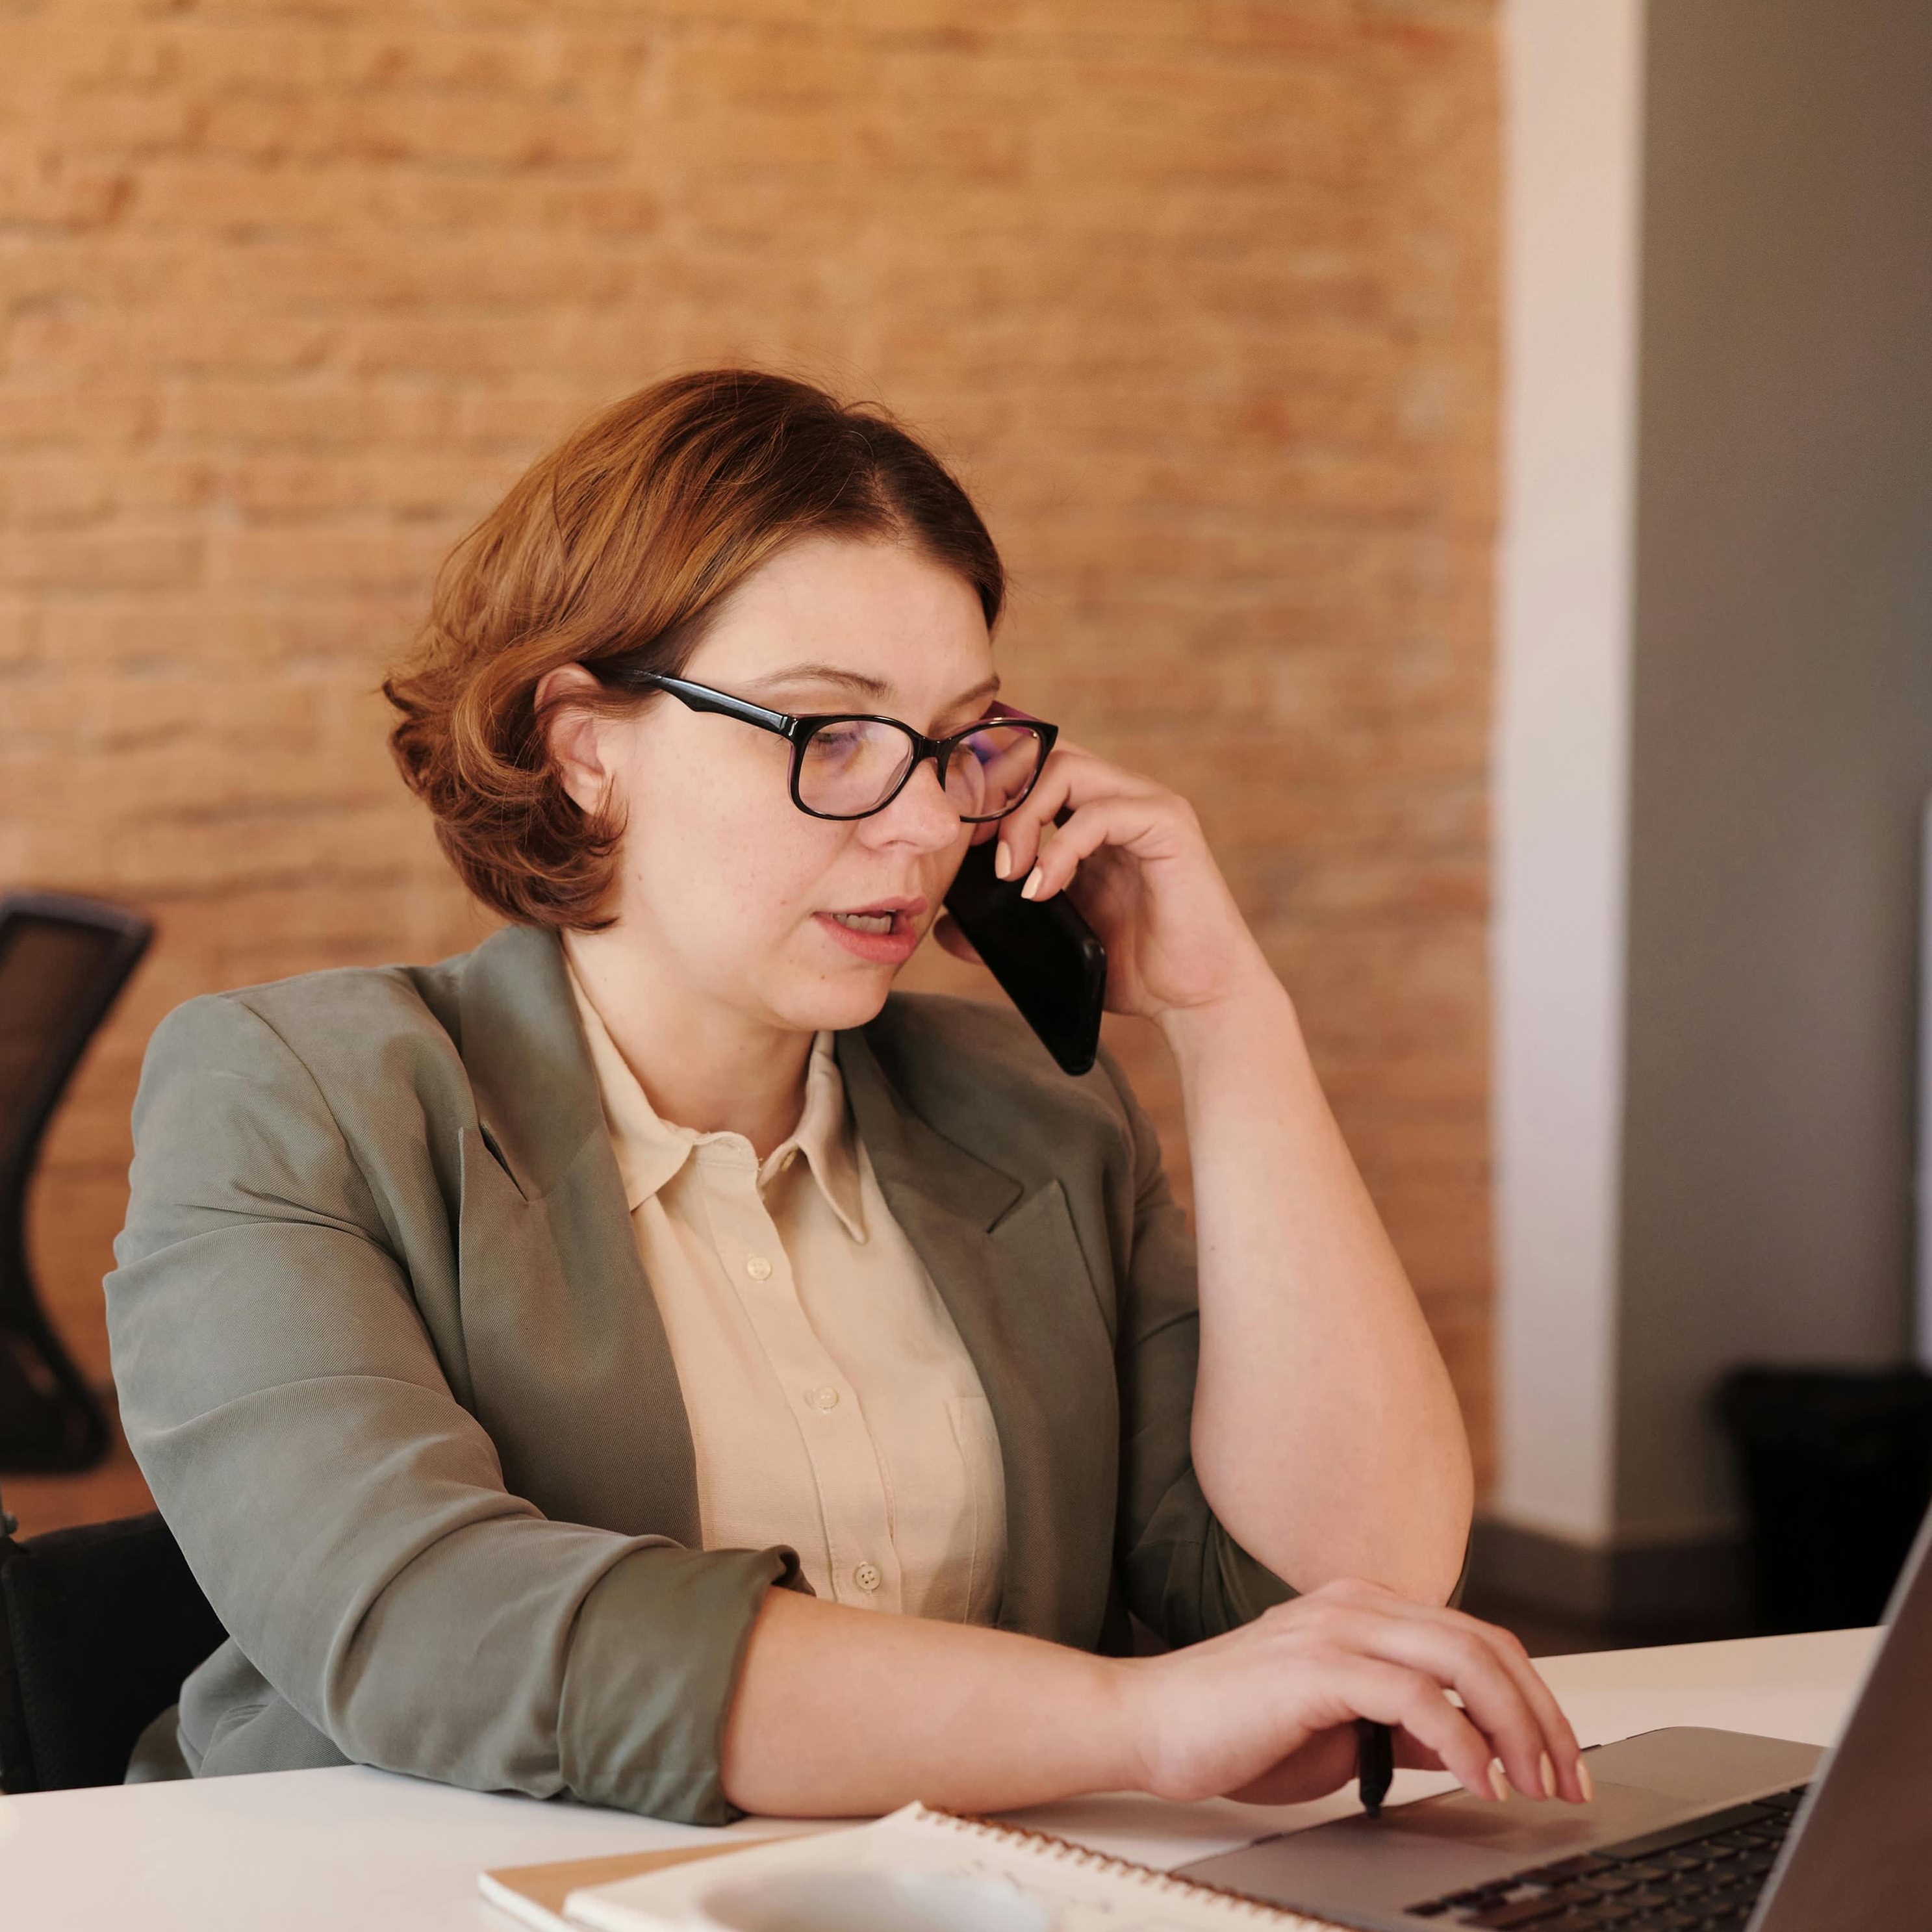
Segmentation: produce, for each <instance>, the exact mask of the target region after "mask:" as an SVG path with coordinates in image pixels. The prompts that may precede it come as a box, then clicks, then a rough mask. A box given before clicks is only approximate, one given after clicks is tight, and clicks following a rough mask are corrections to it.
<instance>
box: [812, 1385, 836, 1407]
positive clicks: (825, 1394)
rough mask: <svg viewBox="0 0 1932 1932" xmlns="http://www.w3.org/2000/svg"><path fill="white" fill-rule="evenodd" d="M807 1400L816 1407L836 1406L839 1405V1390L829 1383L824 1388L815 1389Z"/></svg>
mask: <svg viewBox="0 0 1932 1932" xmlns="http://www.w3.org/2000/svg"><path fill="white" fill-rule="evenodd" d="M805 1400H806V1401H807V1402H808V1403H811V1406H812V1407H813V1408H814V1409H836V1408H837V1407H838V1391H837V1390H836V1389H835V1388H832V1386H831V1385H830V1384H829V1383H828V1384H827V1385H826V1386H825V1387H824V1388H815V1389H814V1390H813V1391H812V1392H811V1394H809V1395H808V1396H807V1397H805Z"/></svg>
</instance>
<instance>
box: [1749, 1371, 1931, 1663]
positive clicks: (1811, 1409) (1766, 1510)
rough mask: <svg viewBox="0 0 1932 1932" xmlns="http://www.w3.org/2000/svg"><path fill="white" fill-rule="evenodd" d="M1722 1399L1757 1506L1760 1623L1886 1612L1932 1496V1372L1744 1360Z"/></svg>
mask: <svg viewBox="0 0 1932 1932" xmlns="http://www.w3.org/2000/svg"><path fill="white" fill-rule="evenodd" d="M1718 1414H1719V1415H1720V1416H1721V1418H1722V1420H1723V1422H1724V1427H1725V1430H1726V1431H1727V1433H1728V1434H1729V1435H1730V1439H1731V1441H1732V1443H1733V1446H1734V1447H1735V1448H1736V1451H1737V1455H1738V1462H1739V1470H1740V1472H1741V1474H1742V1477H1743V1481H1744V1491H1745V1499H1746V1502H1747V1505H1748V1508H1749V1510H1750V1513H1751V1580H1752V1586H1753V1592H1754V1597H1755V1599H1756V1603H1755V1607H1756V1611H1757V1623H1758V1628H1760V1630H1762V1631H1766V1633H1771V1632H1778V1631H1806V1630H1843V1629H1846V1628H1849V1627H1851V1626H1852V1625H1864V1624H1875V1623H1876V1622H1878V1621H1879V1618H1880V1617H1881V1616H1882V1615H1883V1614H1884V1611H1885V1599H1886V1598H1887V1597H1888V1595H1890V1593H1891V1586H1892V1584H1893V1583H1894V1580H1896V1579H1897V1575H1898V1572H1899V1570H1900V1567H1901V1566H1902V1565H1903V1563H1904V1561H1905V1559H1906V1554H1907V1553H1908V1552H1909V1550H1910V1549H1911V1547H1912V1537H1913V1535H1914V1534H1915V1532H1917V1530H1918V1525H1919V1522H1920V1520H1921V1518H1922V1517H1924V1514H1925V1511H1926V1508H1927V1505H1928V1503H1932V1376H1927V1375H1925V1374H1924V1373H1922V1372H1921V1371H1920V1370H1917V1369H1892V1370H1869V1371H1860V1370H1843V1369H1762V1368H1745V1369H1739V1370H1733V1373H1731V1374H1730V1375H1729V1376H1727V1377H1726V1378H1725V1379H1724V1382H1723V1383H1722V1384H1721V1386H1720V1388H1719V1389H1718Z"/></svg>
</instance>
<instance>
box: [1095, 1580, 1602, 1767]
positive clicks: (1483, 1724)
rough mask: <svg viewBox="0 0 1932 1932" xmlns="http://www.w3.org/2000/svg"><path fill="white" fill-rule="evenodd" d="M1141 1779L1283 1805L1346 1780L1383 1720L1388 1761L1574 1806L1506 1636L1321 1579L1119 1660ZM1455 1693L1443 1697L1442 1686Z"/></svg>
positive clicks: (1559, 1717)
mask: <svg viewBox="0 0 1932 1932" xmlns="http://www.w3.org/2000/svg"><path fill="white" fill-rule="evenodd" d="M1122 1668H1123V1670H1124V1673H1125V1676H1124V1682H1125V1684H1126V1686H1127V1691H1126V1705H1125V1709H1126V1714H1127V1722H1128V1724H1129V1727H1130V1735H1131V1736H1132V1738H1133V1740H1134V1745H1133V1748H1134V1749H1135V1750H1136V1752H1137V1754H1138V1757H1139V1763H1140V1766H1141V1768H1142V1778H1141V1781H1140V1782H1141V1787H1142V1789H1143V1790H1147V1791H1150V1792H1152V1793H1154V1794H1155V1795H1156V1796H1159V1797H1162V1798H1170V1799H1183V1800H1187V1799H1201V1798H1223V1797H1225V1798H1236V1799H1242V1800H1244V1801H1245V1802H1248V1803H1251V1804H1262V1805H1292V1804H1298V1803H1300V1802H1303V1801H1304V1800H1306V1799H1311V1798H1317V1797H1319V1796H1322V1794H1323V1793H1326V1792H1329V1791H1333V1790H1335V1789H1336V1788H1337V1787H1338V1786H1340V1785H1341V1784H1345V1783H1346V1782H1347V1781H1348V1780H1349V1778H1352V1777H1353V1776H1354V1775H1355V1769H1356V1749H1357V1747H1356V1733H1355V1720H1356V1719H1358V1718H1373V1719H1374V1720H1375V1721H1376V1722H1378V1723H1380V1724H1388V1725H1390V1726H1392V1727H1394V1730H1395V1746H1396V1751H1395V1757H1396V1762H1397V1764H1399V1765H1406V1766H1409V1767H1411V1768H1413V1769H1428V1770H1435V1769H1445V1770H1448V1771H1450V1772H1453V1773H1454V1775H1456V1777H1457V1778H1459V1779H1460V1781H1462V1783H1463V1785H1464V1786H1465V1787H1466V1788H1467V1789H1468V1790H1470V1791H1472V1792H1473V1793H1475V1794H1476V1795H1477V1796H1478V1797H1482V1798H1501V1797H1502V1796H1505V1792H1504V1790H1503V1789H1502V1787H1501V1786H1500V1784H1499V1782H1498V1781H1497V1779H1496V1775H1495V1774H1493V1772H1492V1769H1491V1767H1492V1766H1493V1764H1494V1763H1496V1760H1501V1761H1502V1766H1503V1768H1504V1770H1505V1772H1507V1773H1508V1780H1509V1782H1510V1784H1513V1785H1514V1787H1516V1789H1517V1790H1518V1791H1520V1792H1521V1793H1523V1795H1524V1796H1526V1797H1531V1798H1544V1797H1562V1798H1566V1799H1570V1800H1571V1802H1573V1803H1579V1804H1581V1803H1586V1802H1588V1801H1589V1799H1590V1797H1591V1796H1592V1792H1591V1788H1590V1783H1589V1772H1588V1771H1587V1770H1586V1769H1584V1767H1583V1763H1582V1761H1581V1760H1580V1757H1579V1756H1578V1748H1577V1738H1576V1734H1575V1733H1574V1732H1573V1731H1572V1730H1571V1728H1570V1725H1569V1721H1568V1719H1567V1718H1565V1716H1564V1715H1563V1713H1562V1710H1561V1709H1559V1707H1558V1706H1557V1703H1556V1699H1555V1697H1553V1696H1552V1695H1551V1694H1550V1689H1549V1687H1548V1686H1547V1685H1545V1684H1544V1682H1543V1680H1542V1679H1541V1678H1540V1677H1538V1676H1537V1674H1536V1672H1535V1668H1534V1667H1532V1664H1531V1663H1530V1661H1529V1653H1528V1652H1526V1651H1525V1650H1524V1649H1523V1646H1522V1645H1521V1644H1520V1643H1519V1642H1518V1641H1517V1639H1516V1638H1515V1637H1512V1636H1511V1634H1510V1633H1509V1632H1508V1631H1504V1630H1499V1629H1497V1628H1496V1627H1495V1626H1494V1625H1490V1624H1485V1623H1481V1622H1478V1620H1477V1619H1475V1618H1474V1617H1470V1616H1464V1615H1463V1613H1461V1612H1460V1611H1457V1610H1439V1609H1436V1608H1433V1607H1430V1606H1428V1605H1426V1604H1415V1603H1412V1602H1410V1601H1409V1600H1408V1599H1407V1598H1403V1597H1399V1596H1397V1595H1396V1594H1395V1593H1394V1592H1393V1591H1391V1590H1385V1589H1382V1588H1381V1587H1380V1586H1379V1585H1377V1584H1374V1583H1359V1582H1356V1581H1354V1580H1343V1581H1340V1582H1337V1583H1329V1584H1326V1585H1325V1586H1323V1587H1322V1588H1321V1589H1319V1590H1314V1591H1311V1592H1310V1593H1309V1594H1308V1595H1306V1596H1303V1597H1298V1598H1295V1599H1294V1600H1293V1601H1292V1602H1289V1603H1286V1604H1279V1605H1277V1607H1275V1608H1274V1609H1272V1610H1268V1612H1266V1613H1265V1614H1264V1615H1263V1616H1260V1617H1259V1618H1257V1619H1256V1620H1255V1621H1254V1622H1253V1623H1250V1624H1246V1625H1243V1626H1242V1627H1241V1628H1240V1629H1238V1630H1234V1631H1229V1633H1228V1634H1227V1635H1226V1636H1225V1637H1214V1638H1211V1639H1210V1640H1208V1641H1207V1642H1206V1643H1198V1644H1194V1645H1191V1646H1189V1647H1188V1648H1187V1649H1184V1650H1178V1651H1174V1652H1169V1654H1167V1655H1165V1656H1161V1657H1151V1658H1136V1659H1134V1660H1133V1661H1130V1662H1128V1663H1127V1664H1124V1666H1123V1667H1122ZM1452 1692H1453V1693H1454V1697H1455V1699H1456V1700H1460V1709H1459V1708H1458V1705H1457V1702H1454V1701H1452V1700H1451V1696H1450V1695H1449V1694H1450V1693H1452Z"/></svg>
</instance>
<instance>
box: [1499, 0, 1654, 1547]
mask: <svg viewBox="0 0 1932 1932" xmlns="http://www.w3.org/2000/svg"><path fill="white" fill-rule="evenodd" d="M1503 31H1504V37H1505V144H1506V160H1505V193H1506V197H1507V206H1506V222H1507V229H1506V237H1507V239H1506V241H1505V290H1504V308H1505V370H1506V375H1505V404H1504V407H1505V426H1504V500H1503V517H1502V547H1501V554H1500V557H1499V578H1498V586H1499V628H1500V637H1499V684H1498V700H1497V719H1496V812H1497V822H1496V895H1497V898H1496V917H1495V926H1494V939H1493V945H1494V959H1493V970H1494V980H1495V985H1496V1048H1495V1051H1496V1079H1495V1089H1494V1091H1495V1094H1496V1170H1497V1171H1496V1214H1497V1223H1498V1225H1497V1243H1496V1255H1497V1267H1498V1356H1499V1361H1498V1367H1499V1376H1498V1387H1499V1412H1498V1431H1499V1451H1500V1464H1501V1468H1500V1480H1499V1485H1498V1488H1497V1492H1496V1496H1495V1497H1494V1499H1493V1512H1494V1514H1496V1515H1498V1516H1499V1517H1502V1518H1503V1519H1504V1520H1506V1521H1508V1522H1510V1523H1515V1524H1517V1525H1520V1526H1522V1527H1523V1528H1525V1529H1534V1530H1538V1531H1541V1532H1545V1533H1548V1534H1553V1535H1557V1536H1559V1537H1562V1538H1565V1539H1568V1540H1569V1541H1573V1542H1580V1543H1584V1544H1600V1543H1601V1542H1603V1541H1605V1540H1606V1539H1607V1538H1608V1537H1609V1535H1610V1532H1611V1529H1612V1524H1613V1495H1614V1484H1615V1469H1616V1391H1615V1388H1614V1386H1613V1377H1614V1364H1615V1363H1616V1355H1617V1348H1616V1307H1617V1289H1618V1275H1617V1253H1616V1249H1617V1230H1618V1222H1619V1142H1620V1139H1621V1134H1622V1077H1623V1052H1624V1037H1623V1004H1624V970H1625V968H1624V962H1625V925H1626V904H1625V874H1626V866H1627V858H1628V823H1629V811H1628V792H1629V770H1630V757H1629V742H1630V714H1629V701H1630V688H1631V685H1630V662H1631V604H1632V584H1633V577H1634V474H1635V439H1636V424H1637V328H1638V265H1639V260H1640V235H1639V220H1640V213H1639V200H1640V182H1641V173H1642V137H1643V129H1642V113H1643V103H1642V92H1643V0H1588V4H1586V5H1579V4H1578V0H1508V4H1507V5H1506V6H1505V10H1504V16H1503Z"/></svg>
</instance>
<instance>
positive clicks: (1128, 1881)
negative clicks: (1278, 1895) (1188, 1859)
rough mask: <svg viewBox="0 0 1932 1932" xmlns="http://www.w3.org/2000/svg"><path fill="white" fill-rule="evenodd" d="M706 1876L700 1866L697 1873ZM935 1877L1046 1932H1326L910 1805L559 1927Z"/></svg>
mask: <svg viewBox="0 0 1932 1932" xmlns="http://www.w3.org/2000/svg"><path fill="white" fill-rule="evenodd" d="M707 1867H709V1868H707ZM832 1867H838V1868H841V1869H843V1870H892V1871H902V1872H904V1871H916V1872H944V1873H953V1874H956V1875H957V1876H962V1877H970V1878H977V1879H992V1880H994V1881H995V1882H1004V1883H1006V1884H1009V1885H1014V1886H1016V1887H1017V1888H1019V1890H1020V1891H1023V1892H1024V1893H1025V1894H1027V1896H1028V1897H1031V1898H1034V1899H1037V1900H1039V1901H1040V1903H1043V1904H1044V1905H1046V1906H1048V1907H1049V1909H1051V1910H1052V1912H1053V1913H1054V1914H1055V1921H1056V1932H1243V1928H1244V1927H1252V1928H1255V1932H1260V1928H1262V1927H1271V1928H1274V1932H1331V1928H1329V1927H1327V1926H1325V1924H1324V1923H1323V1921H1320V1920H1317V1919H1313V1918H1302V1917H1301V1916H1299V1915H1297V1914H1295V1913H1293V1912H1283V1911H1280V1910H1278V1909H1276V1908H1275V1907H1274V1906H1267V1905H1258V1904H1256V1903H1253V1902H1251V1901H1250V1900H1246V1899H1238V1898H1235V1897H1232V1896H1231V1895H1229V1894H1224V1893H1217V1892H1215V1891H1211V1890H1210V1889H1208V1888H1207V1887H1205V1886H1202V1885H1192V1884H1190V1883H1189V1882H1187V1880H1185V1879H1174V1878H1169V1876H1167V1875H1166V1873H1162V1872H1156V1871H1152V1870H1148V1868H1147V1867H1145V1866H1142V1865H1133V1864H1126V1863H1124V1861H1121V1860H1119V1859H1115V1858H1107V1857H1106V1856H1105V1855H1103V1854H1102V1853H1100V1852H1089V1851H1086V1850H1084V1849H1082V1848H1080V1847H1079V1846H1073V1845H1070V1844H1067V1843H1064V1841H1061V1840H1058V1839H1052V1838H1044V1837H1042V1836H1040V1835H1038V1834H1035V1833H1028V1832H1018V1831H1014V1830H1012V1829H1008V1828H1007V1827H1005V1826H1000V1825H998V1824H993V1823H982V1822H980V1821H979V1820H974V1819H967V1818H956V1817H953V1816H951V1815H950V1814H948V1813H946V1812H943V1811H928V1810H927V1809H926V1807H925V1806H923V1805H917V1804H913V1805H907V1806H905V1807H904V1809H902V1810H901V1811H895V1812H892V1814H890V1815H889V1816H888V1817H884V1818H881V1819H880V1820H877V1823H874V1824H871V1825H862V1826H858V1827H857V1828H856V1829H853V1830H852V1831H849V1832H827V1833H826V1834H825V1835H823V1836H822V1837H819V1838H808V1839H804V1840H799V1839H786V1840H783V1841H780V1842H778V1843H773V1844H769V1845H762V1846H756V1847H754V1848H752V1849H748V1850H746V1851H744V1852H740V1853H739V1854H738V1855H736V1856H735V1857H733V1858H730V1859H727V1860H725V1861H722V1862H721V1863H720V1864H715V1865H712V1864H709V1861H706V1864H697V1865H682V1866H674V1867H671V1868H670V1869H669V1870H664V1871H658V1872H652V1873H648V1874H647V1875H646V1876H643V1877H641V1878H636V1879H625V1880H624V1881H622V1882H620V1883H618V1884H616V1885H599V1886H596V1887H595V1888H591V1889H589V1890H586V1891H574V1892H572V1893H571V1895H570V1897H569V1898H568V1900H566V1901H565V1906H564V1911H565V1916H566V1917H568V1918H572V1919H574V1920H576V1921H578V1922H580V1923H581V1924H586V1925H589V1926H592V1927H597V1928H598V1932H661V1928H663V1927H667V1926H675V1925H679V1924H682V1923H683V1922H684V1921H685V1920H686V1919H687V1918H688V1916H689V1915H690V1914H691V1912H692V1910H693V1909H694V1907H695V1906H696V1905H697V1902H698V1901H699V1900H700V1899H701V1898H702V1897H703V1894H705V1893H706V1892H707V1891H711V1890H712V1889H713V1888H716V1887H718V1886H719V1885H722V1884H723V1883H724V1882H726V1880H727V1879H729V1880H730V1882H733V1883H734V1884H735V1883H737V1882H741V1881H743V1880H745V1879H751V1878H753V1877H756V1876H762V1875H763V1874H765V1873H777V1872H802V1871H807V1870H814V1871H815V1870H827V1869H830V1868H832Z"/></svg>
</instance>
